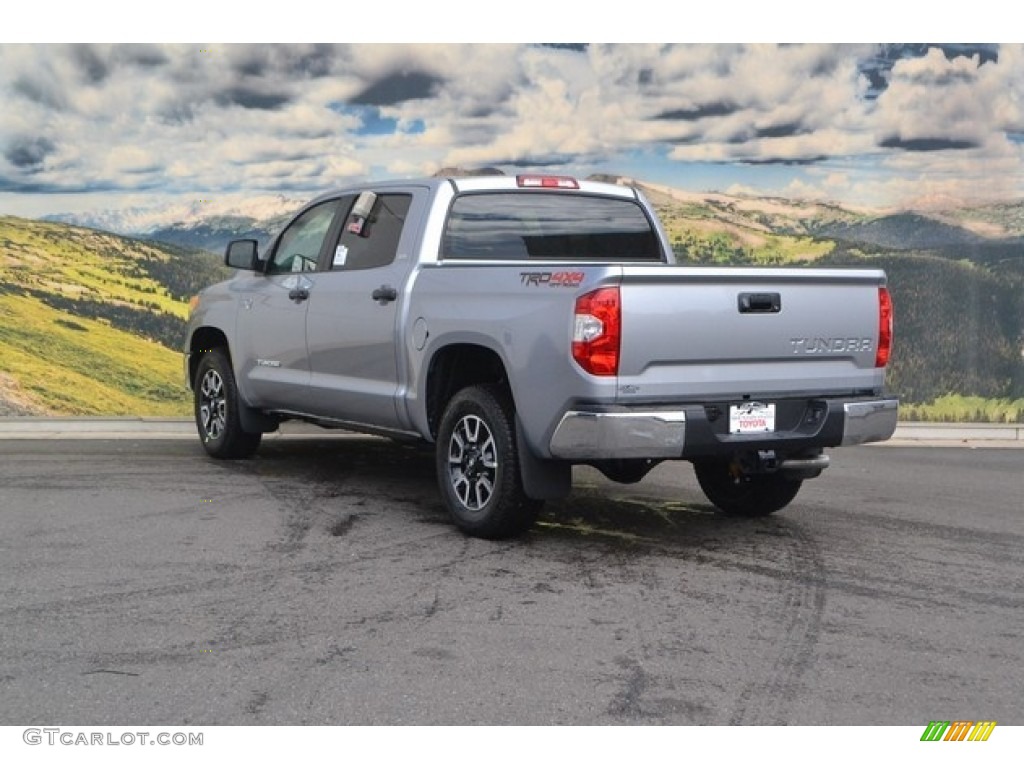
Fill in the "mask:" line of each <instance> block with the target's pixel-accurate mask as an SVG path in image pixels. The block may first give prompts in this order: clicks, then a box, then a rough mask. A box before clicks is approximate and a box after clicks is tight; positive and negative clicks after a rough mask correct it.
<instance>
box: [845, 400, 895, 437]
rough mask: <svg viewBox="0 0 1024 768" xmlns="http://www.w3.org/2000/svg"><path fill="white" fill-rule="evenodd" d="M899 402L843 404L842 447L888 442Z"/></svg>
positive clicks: (875, 401)
mask: <svg viewBox="0 0 1024 768" xmlns="http://www.w3.org/2000/svg"><path fill="white" fill-rule="evenodd" d="M899 404H900V403H899V400H871V401H869V402H864V403H845V404H843V417H844V418H843V442H842V445H860V444H861V443H877V442H880V441H882V440H888V439H889V438H890V437H892V433H893V432H895V431H896V418H897V415H898V412H899Z"/></svg>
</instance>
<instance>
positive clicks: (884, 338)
mask: <svg viewBox="0 0 1024 768" xmlns="http://www.w3.org/2000/svg"><path fill="white" fill-rule="evenodd" d="M891 350H892V297H891V296H889V289H888V288H884V287H882V288H879V289H878V351H877V352H876V353H875V368H885V366H886V365H888V364H889V353H890V351H891Z"/></svg>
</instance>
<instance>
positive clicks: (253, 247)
mask: <svg viewBox="0 0 1024 768" xmlns="http://www.w3.org/2000/svg"><path fill="white" fill-rule="evenodd" d="M224 263H225V264H227V265H228V266H229V267H234V268H235V269H248V270H250V271H253V270H255V269H256V265H257V264H258V263H259V243H257V242H256V241H255V240H232V241H231V242H230V243H228V247H227V250H226V251H225V252H224Z"/></svg>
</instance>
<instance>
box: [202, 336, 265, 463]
mask: <svg viewBox="0 0 1024 768" xmlns="http://www.w3.org/2000/svg"><path fill="white" fill-rule="evenodd" d="M193 390H194V395H195V419H196V429H197V430H198V431H199V439H200V440H201V441H202V443H203V448H205V449H206V452H207V453H208V454H210V455H211V456H213V457H214V458H216V459H245V458H248V457H249V456H252V455H253V454H254V453H255V452H256V449H257V448H259V445H260V440H261V439H262V438H263V434H262V433H261V432H246V431H245V430H244V429H242V422H241V419H240V418H239V416H238V409H239V408H240V407H242V406H241V403H239V401H238V387H237V386H236V385H235V374H234V372H233V371H232V370H231V361H230V360H229V359H228V356H227V353H226V352H225V351H224V350H223V349H211V350H209V351H208V352H207V353H206V354H204V355H203V357H202V359H201V360H200V361H199V366H198V367H197V369H196V380H195V383H194V385H193Z"/></svg>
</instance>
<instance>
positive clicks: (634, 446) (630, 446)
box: [551, 411, 686, 459]
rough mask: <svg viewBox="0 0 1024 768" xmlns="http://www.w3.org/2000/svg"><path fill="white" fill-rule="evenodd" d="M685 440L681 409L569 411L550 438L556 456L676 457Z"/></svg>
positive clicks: (683, 415)
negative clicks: (601, 411) (608, 411)
mask: <svg viewBox="0 0 1024 768" xmlns="http://www.w3.org/2000/svg"><path fill="white" fill-rule="evenodd" d="M685 442H686V414H685V413H684V412H683V411H648V412H637V411H629V412H625V413H616V412H612V413H595V412H590V411H569V412H568V413H566V414H565V416H563V417H562V420H561V421H560V422H559V424H558V427H557V428H556V429H555V434H554V435H552V437H551V455H552V456H554V457H555V458H557V459H660V458H664V459H678V458H680V457H681V456H682V455H683V445H684V444H685Z"/></svg>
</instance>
